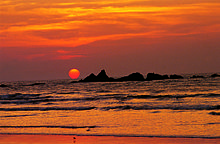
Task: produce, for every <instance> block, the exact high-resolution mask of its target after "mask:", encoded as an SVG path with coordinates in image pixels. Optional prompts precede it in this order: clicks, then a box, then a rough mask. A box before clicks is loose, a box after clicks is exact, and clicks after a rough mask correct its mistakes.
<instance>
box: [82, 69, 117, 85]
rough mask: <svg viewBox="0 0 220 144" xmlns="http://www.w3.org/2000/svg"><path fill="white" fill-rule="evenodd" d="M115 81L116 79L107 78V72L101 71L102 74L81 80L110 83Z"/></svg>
mask: <svg viewBox="0 0 220 144" xmlns="http://www.w3.org/2000/svg"><path fill="white" fill-rule="evenodd" d="M110 81H114V78H110V77H109V76H107V74H106V72H105V70H101V72H100V73H99V74H98V75H97V76H96V75H94V74H93V73H91V74H90V75H89V76H87V77H86V78H85V79H84V80H80V82H110Z"/></svg>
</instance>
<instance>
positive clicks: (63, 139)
mask: <svg viewBox="0 0 220 144" xmlns="http://www.w3.org/2000/svg"><path fill="white" fill-rule="evenodd" d="M219 142H220V139H219V138H215V139H210V138H208V139H206V138H178V137H123V136H122V137H121V136H77V135H39V134H35V135H30V134H24V135H19V134H0V144H7V143H16V144H25V143H32V144H39V143H41V144H53V143H56V144H67V143H84V144H85V143H89V144H102V143H117V144H125V143H126V144H134V143H138V144H145V143H151V144H157V143H160V144H172V143H178V144H195V143H199V144H206V143H209V144H216V143H219Z"/></svg>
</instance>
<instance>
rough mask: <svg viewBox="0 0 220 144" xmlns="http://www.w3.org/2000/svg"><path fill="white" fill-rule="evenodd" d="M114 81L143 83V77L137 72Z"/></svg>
mask: <svg viewBox="0 0 220 144" xmlns="http://www.w3.org/2000/svg"><path fill="white" fill-rule="evenodd" d="M116 81H144V76H143V75H142V74H140V73H138V72H136V73H132V74H130V75H128V76H124V77H121V78H118V79H116Z"/></svg>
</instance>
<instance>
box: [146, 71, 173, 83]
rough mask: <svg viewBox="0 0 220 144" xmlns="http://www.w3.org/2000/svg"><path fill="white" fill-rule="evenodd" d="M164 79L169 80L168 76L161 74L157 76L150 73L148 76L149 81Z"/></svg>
mask: <svg viewBox="0 0 220 144" xmlns="http://www.w3.org/2000/svg"><path fill="white" fill-rule="evenodd" d="M164 79H169V77H168V75H160V74H155V73H148V74H147V78H146V80H147V81H151V80H164Z"/></svg>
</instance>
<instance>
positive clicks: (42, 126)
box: [0, 125, 100, 129]
mask: <svg viewBox="0 0 220 144" xmlns="http://www.w3.org/2000/svg"><path fill="white" fill-rule="evenodd" d="M97 127H100V126H52V125H40V126H0V128H65V129H80V128H89V129H91V128H97Z"/></svg>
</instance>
